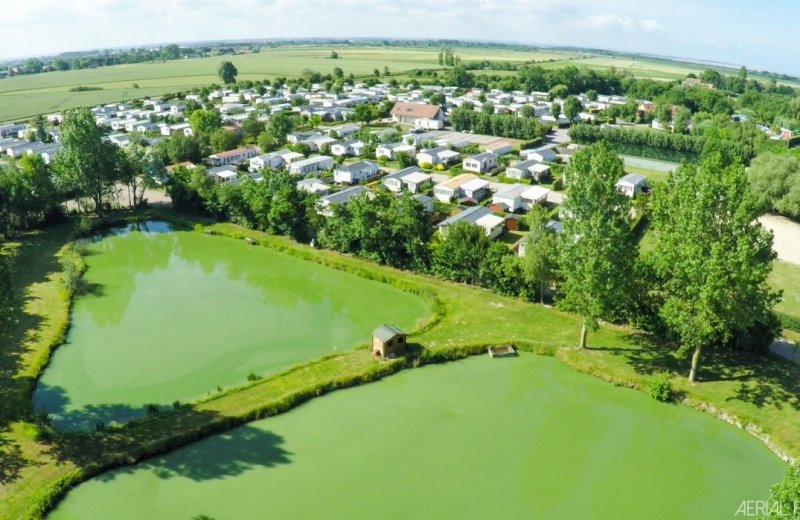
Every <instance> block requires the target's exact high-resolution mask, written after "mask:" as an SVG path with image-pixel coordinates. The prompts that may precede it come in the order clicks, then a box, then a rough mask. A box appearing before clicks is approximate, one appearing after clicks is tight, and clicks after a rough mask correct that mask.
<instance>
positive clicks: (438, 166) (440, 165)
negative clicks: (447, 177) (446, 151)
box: [436, 164, 444, 172]
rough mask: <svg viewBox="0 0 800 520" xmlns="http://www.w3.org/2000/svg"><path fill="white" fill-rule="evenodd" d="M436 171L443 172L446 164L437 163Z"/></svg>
mask: <svg viewBox="0 0 800 520" xmlns="http://www.w3.org/2000/svg"><path fill="white" fill-rule="evenodd" d="M436 171H437V172H443V171H444V164H437V165H436Z"/></svg>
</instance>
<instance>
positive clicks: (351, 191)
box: [317, 186, 375, 217]
mask: <svg viewBox="0 0 800 520" xmlns="http://www.w3.org/2000/svg"><path fill="white" fill-rule="evenodd" d="M360 195H366V196H367V197H370V198H372V197H374V196H375V194H373V193H372V192H371V191H370V190H369V188H367V187H366V186H351V187H350V188H345V189H343V190H342V191H337V192H336V193H331V194H330V195H325V196H324V197H322V198H320V199H319V202H318V204H317V213H319V214H320V215H324V216H326V217H331V216H333V208H332V207H331V206H335V205H337V204H341V205H345V206H346V205H347V204H348V203H349V202H350V199H352V198H353V197H358V196H360Z"/></svg>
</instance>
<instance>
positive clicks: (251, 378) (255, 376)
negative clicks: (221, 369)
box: [247, 372, 261, 381]
mask: <svg viewBox="0 0 800 520" xmlns="http://www.w3.org/2000/svg"><path fill="white" fill-rule="evenodd" d="M259 379H261V376H260V375H258V374H256V373H255V372H250V373H249V374H247V380H248V381H258V380H259Z"/></svg>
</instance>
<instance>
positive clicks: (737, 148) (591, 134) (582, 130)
mask: <svg viewBox="0 0 800 520" xmlns="http://www.w3.org/2000/svg"><path fill="white" fill-rule="evenodd" d="M569 136H570V139H572V140H573V141H575V142H576V143H580V144H592V143H596V142H598V141H607V142H608V143H611V144H612V146H613V147H614V149H615V150H616V151H617V152H618V153H631V152H634V151H635V153H633V155H642V152H643V150H646V149H651V150H663V151H664V152H666V153H665V154H663V155H662V156H660V157H653V158H655V159H662V160H674V159H675V158H676V157H677V158H679V159H680V158H686V159H697V158H698V157H700V156H701V155H704V154H705V155H707V154H709V153H712V152H719V153H721V154H722V155H723V156H724V157H726V158H728V159H733V158H736V159H738V160H739V161H740V162H742V163H743V164H749V163H750V160H751V159H752V158H753V157H755V155H756V152H757V150H756V148H755V146H754V145H753V144H752V143H750V142H747V141H743V140H735V141H734V140H731V139H720V138H718V137H713V138H712V137H708V136H705V135H694V134H690V135H687V134H681V133H670V132H665V131H660V130H649V129H640V128H624V127H600V126H595V125H590V124H574V125H572V126H571V127H570V129H569ZM670 152H674V153H672V154H670ZM652 155H658V154H652Z"/></svg>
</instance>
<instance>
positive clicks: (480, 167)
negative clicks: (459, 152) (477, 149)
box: [461, 152, 497, 173]
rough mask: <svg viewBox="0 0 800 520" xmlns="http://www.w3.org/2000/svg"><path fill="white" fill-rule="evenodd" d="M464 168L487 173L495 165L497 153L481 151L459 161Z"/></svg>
mask: <svg viewBox="0 0 800 520" xmlns="http://www.w3.org/2000/svg"><path fill="white" fill-rule="evenodd" d="M461 165H462V167H463V168H464V170H466V171H468V172H475V173H488V172H490V171H492V170H494V169H495V168H496V167H497V155H495V154H494V153H492V152H483V153H479V154H478V155H472V156H470V157H467V158H466V159H464V161H463V162H462V163H461Z"/></svg>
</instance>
